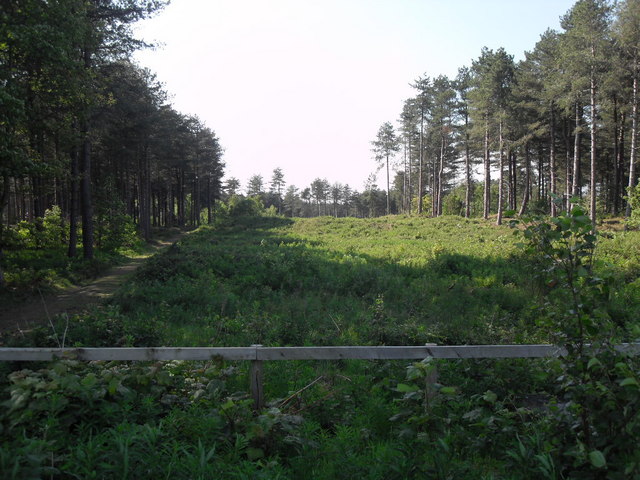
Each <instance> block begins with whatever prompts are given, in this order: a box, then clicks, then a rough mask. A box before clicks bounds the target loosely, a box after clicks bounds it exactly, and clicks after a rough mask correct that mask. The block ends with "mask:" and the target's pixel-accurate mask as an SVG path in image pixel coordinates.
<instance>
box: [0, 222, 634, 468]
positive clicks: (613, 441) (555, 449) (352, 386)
mask: <svg viewBox="0 0 640 480" xmlns="http://www.w3.org/2000/svg"><path fill="white" fill-rule="evenodd" d="M582 217H584V215H582V214H581V211H579V210H575V211H574V212H573V215H572V216H563V217H559V218H558V219H551V220H549V221H548V222H546V223H547V226H543V225H542V224H540V223H534V224H532V226H531V228H530V229H529V230H527V233H526V236H527V238H526V239H525V243H527V245H528V246H529V247H528V249H526V250H525V251H523V250H522V249H520V248H518V245H517V243H518V239H517V238H516V237H515V236H514V235H511V234H510V233H511V232H510V231H509V229H507V228H503V227H495V226H493V225H490V224H489V223H487V222H484V221H482V220H475V219H474V220H465V219H461V218H459V217H442V218H437V219H429V218H416V217H393V218H391V217H387V218H380V219H348V218H344V219H343V218H340V219H335V218H330V217H320V218H315V219H304V220H303V219H297V220H289V219H284V218H281V217H277V216H274V217H270V216H255V215H248V216H237V217H235V218H233V219H232V218H231V217H230V216H227V217H226V218H225V220H224V221H222V222H221V224H220V225H219V226H218V227H216V228H211V227H201V228H200V229H199V230H197V231H195V232H192V233H190V234H189V235H187V236H186V237H184V239H183V240H181V241H180V242H179V243H177V244H176V245H174V246H173V247H171V248H169V249H167V250H165V251H164V252H163V253H162V254H159V255H156V256H154V257H153V258H152V259H150V260H149V261H148V262H147V263H146V264H145V265H144V266H143V267H141V268H140V269H139V270H138V272H137V273H136V274H135V276H133V278H132V279H131V281H130V282H129V283H128V284H126V285H125V286H124V287H123V288H122V289H121V291H120V292H119V293H118V294H117V295H116V296H115V298H113V299H112V301H111V302H110V305H109V306H107V307H102V308H100V309H96V310H93V311H91V312H89V313H87V314H85V315H82V316H76V317H72V318H69V319H66V318H64V317H61V318H57V319H54V324H55V327H56V331H57V332H65V334H64V335H65V343H66V345H72V346H85V347H88V346H102V345H104V346H129V345H136V346H141V345H150V346H153V345H182V346H196V345H213V346H245V345H249V344H253V343H262V344H264V345H341V344H342V345H354V344H355V345H367V344H388V345H393V344H397V345H409V344H413V345H420V344H424V343H431V342H436V343H438V344H455V343H469V344H473V343H479V344H480V343H518V342H522V343H537V342H545V341H547V340H549V339H553V340H555V341H559V342H562V343H563V344H566V345H567V346H568V347H569V350H570V351H571V352H573V354H572V355H570V356H568V357H567V358H566V359H564V360H560V359H557V360H550V361H546V360H532V359H503V360H477V361H473V360H447V361H444V360H442V361H435V360H433V359H426V360H425V361H421V362H416V363H413V364H411V365H409V366H408V367H407V365H406V362H402V361H384V362H378V361H339V362H303V361H299V362H296V361H292V362H266V363H265V365H264V377H265V382H264V386H265V396H266V398H267V402H268V405H267V407H266V408H265V409H264V410H263V411H262V412H258V413H254V412H253V411H252V402H251V400H250V398H249V395H248V392H247V390H248V388H247V382H248V380H247V371H248V365H247V364H246V363H242V362H238V363H237V364H235V363H227V362H221V361H218V360H212V361H211V362H203V363H199V362H169V363H160V362H158V363H155V364H127V363H117V362H111V363H104V362H96V363H92V364H88V365H85V364H80V363H76V362H62V366H60V365H58V364H48V365H43V366H42V368H41V369H40V370H36V369H34V370H33V371H30V372H25V371H23V370H21V369H22V368H24V364H23V365H4V366H0V367H2V368H3V369H4V370H2V372H3V373H4V372H6V374H5V375H0V379H2V380H0V381H4V384H3V385H2V388H1V389H0V392H1V393H0V395H2V396H1V397H0V401H4V402H6V404H5V406H6V407H7V408H5V411H4V412H3V413H0V428H1V429H2V433H3V437H2V438H3V440H2V441H3V442H4V443H3V444H2V448H0V451H4V450H10V451H12V452H16V455H14V456H8V455H5V456H2V454H0V468H1V469H2V470H0V476H2V477H3V478H4V477H7V478H11V475H14V477H15V476H17V478H20V475H23V476H27V475H33V476H35V477H37V476H41V477H42V476H46V475H53V476H54V478H67V477H72V476H74V475H75V476H77V477H81V478H91V477H92V476H93V477H95V478H127V477H128V478H144V477H148V476H156V477H165V476H167V475H171V476H172V478H173V477H176V478H185V479H186V478H234V477H238V478H326V479H334V478H345V479H346V478H376V479H377V478H379V479H388V478H397V479H404V478H456V479H457V478H461V479H478V478H486V479H489V478H501V479H502V478H504V479H532V480H533V479H539V478H590V477H589V476H591V477H598V476H600V477H605V476H606V475H609V476H610V478H625V475H626V477H627V478H633V475H635V474H636V473H637V472H636V471H635V470H634V469H636V468H637V467H636V465H638V464H640V463H639V462H638V461H637V459H636V458H635V457H634V455H636V453H635V450H634V449H633V447H634V445H636V444H637V442H635V443H634V441H633V440H634V439H637V438H638V435H639V432H638V430H637V428H638V425H637V423H638V420H637V417H638V402H639V400H638V398H640V395H638V393H640V392H638V383H639V382H640V378H639V375H638V371H639V368H638V365H637V360H632V359H631V358H627V357H625V356H621V355H619V354H618V353H616V352H615V351H613V350H611V349H610V348H608V343H607V342H604V341H602V338H601V336H604V335H608V336H611V337H612V338H613V340H615V341H616V342H618V341H620V340H632V339H634V338H637V337H638V336H639V335H638V332H637V329H635V327H634V321H636V318H635V317H634V316H633V315H632V314H631V313H629V312H633V311H637V309H638V305H640V294H639V293H638V292H639V291H640V290H639V289H638V276H639V274H640V260H639V259H638V258H637V255H635V253H634V248H635V247H636V246H637V242H638V239H639V237H638V234H637V233H636V232H624V233H620V234H616V235H614V236H612V238H602V239H596V238H592V236H591V235H592V234H591V227H590V223H589V221H588V219H587V220H585V219H584V218H582ZM585 222H586V223H585ZM543 223H545V222H543ZM596 242H597V243H598V251H597V252H596V251H595V250H594V249H593V247H595V245H596ZM567 250H569V252H567ZM623 256H624V257H625V258H621V257H623ZM605 260H606V261H607V262H609V263H612V264H615V266H614V265H606V264H605V263H604V261H605ZM581 268H582V269H584V272H583V271H582V270H581ZM567 269H569V270H567ZM571 269H573V270H571ZM570 271H575V272H577V273H572V274H571V275H570V273H569V272H570ZM536 272H539V275H538V276H537V277H536V275H535V273H536ZM585 272H586V274H585ZM570 278H571V279H573V285H574V287H575V292H576V295H577V298H578V299H579V305H578V307H577V308H578V311H579V315H575V314H574V313H571V312H570V311H569V310H571V309H572V306H573V305H574V304H573V303H572V302H573V301H572V300H571V298H572V296H571V295H569V296H567V292H570V291H571V290H568V289H567V285H569V284H570V283H569V282H570V280H569V279H570ZM554 282H555V283H554ZM607 292H608V293H607ZM634 309H636V310H634ZM620 312H626V313H625V315H623V316H621V317H618V316H617V314H618V313H620ZM593 317H595V318H593ZM578 322H582V323H583V325H585V327H584V332H585V342H584V345H583V352H584V356H583V361H582V363H580V360H579V359H580V358H581V357H579V356H578V353H577V352H578V349H577V348H575V347H573V348H572V347H571V345H576V344H577V343H576V341H577V337H576V335H579V332H580V330H579V328H578V327H577V326H576V325H578ZM591 323H594V324H595V325H597V326H598V328H600V327H602V326H604V327H605V328H604V329H603V330H602V333H601V334H600V333H599V332H598V331H587V330H588V329H587V328H586V325H591ZM592 330H593V329H592ZM58 340H59V339H56V338H55V337H54V336H53V335H52V334H51V333H50V332H49V331H47V330H46V329H39V330H36V331H34V332H32V334H31V336H29V335H27V337H26V338H21V339H14V340H13V343H12V344H13V345H24V346H26V345H40V346H50V345H55V344H56V342H57V341H58ZM5 342H6V341H5ZM588 343H591V344H593V343H597V345H598V347H597V348H598V350H597V351H596V352H594V351H592V350H590V349H589V347H588V346H587V344H588ZM12 370H15V372H13V373H12ZM581 372H585V374H586V375H587V376H586V377H583V376H581V375H582V373H581ZM67 375H69V376H70V378H69V379H64V377H66V376H67ZM94 377H95V378H94ZM9 379H10V380H9ZM585 379H586V380H585ZM21 399H23V400H21ZM20 402H22V403H20ZM91 402H93V403H91ZM582 412H588V421H589V429H588V431H589V432H591V436H590V443H588V442H587V441H586V437H585V435H584V431H585V430H584V428H583V424H582V419H583V416H582ZM13 422H15V425H13ZM611 432H615V435H614V434H612V433H611ZM614 437H619V440H618V438H614ZM70 438H72V439H73V441H70V440H69V439H70ZM51 452H53V459H54V460H53V462H52V461H51V458H52V457H51ZM634 462H635V463H634ZM11 472H18V473H15V474H12V473H11ZM625 472H628V473H627V474H625Z"/></svg>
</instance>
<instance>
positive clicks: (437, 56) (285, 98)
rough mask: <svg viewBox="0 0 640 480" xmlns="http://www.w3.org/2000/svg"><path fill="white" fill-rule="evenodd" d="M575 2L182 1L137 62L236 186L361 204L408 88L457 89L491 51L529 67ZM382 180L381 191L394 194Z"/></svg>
mask: <svg viewBox="0 0 640 480" xmlns="http://www.w3.org/2000/svg"><path fill="white" fill-rule="evenodd" d="M573 3H574V1H573V0H535V1H533V0H172V3H171V4H170V5H169V6H168V7H167V8H166V9H165V10H164V11H163V12H162V13H160V14H159V15H157V16H155V17H154V18H152V19H150V20H146V21H144V22H141V23H140V24H139V26H138V27H137V29H136V30H137V35H138V37H140V38H143V39H145V40H147V41H149V42H156V43H159V44H160V47H159V48H158V49H155V50H146V51H142V52H139V53H137V54H136V59H137V61H138V62H139V63H140V65H141V66H144V67H147V68H149V69H150V70H151V71H153V72H155V73H156V74H157V76H158V79H159V80H160V81H161V82H163V83H164V84H165V87H166V90H167V91H168V92H169V93H170V94H171V95H172V103H173V105H174V107H175V108H176V110H178V111H180V112H182V113H184V114H190V115H197V116H198V117H199V118H200V119H202V120H203V121H204V122H205V123H206V125H207V126H208V127H210V128H211V129H213V130H214V131H215V132H216V134H217V135H218V137H219V138H220V142H221V144H222V146H223V147H224V149H225V155H224V161H225V163H226V168H225V178H226V179H228V178H229V177H236V178H238V179H239V180H240V182H241V186H242V188H244V187H246V185H247V180H248V179H249V177H250V176H252V175H254V174H259V175H262V176H263V177H264V180H265V186H268V183H269V180H270V179H271V176H272V172H273V169H274V168H276V167H280V168H281V169H282V170H283V172H284V175H285V181H286V183H287V184H288V185H295V186H296V187H298V188H304V187H307V186H309V184H310V183H311V182H312V181H313V180H314V179H315V178H318V177H319V178H326V179H327V180H329V182H331V183H334V182H339V183H343V184H345V183H346V184H349V185H350V186H351V187H352V188H353V189H356V190H359V191H362V188H363V185H364V182H365V180H366V178H367V177H368V176H369V174H370V173H372V172H375V171H376V168H377V166H376V162H375V161H374V159H373V155H372V153H371V141H372V140H374V138H375V136H376V133H377V131H378V128H379V127H380V125H381V124H382V123H384V122H386V121H391V122H394V124H395V122H396V120H397V119H398V117H399V115H400V112H401V110H402V105H403V102H404V100H405V99H406V98H409V97H411V96H412V95H413V94H414V92H413V91H412V88H411V87H410V86H409V84H410V83H411V82H412V81H413V80H414V79H416V78H417V77H419V76H421V75H427V76H430V77H434V76H438V75H440V74H444V75H448V76H449V77H452V78H453V77H455V75H456V73H457V71H458V68H459V67H462V66H470V65H471V62H472V60H473V59H475V58H477V57H478V56H479V55H480V50H481V48H482V47H483V46H486V47H488V48H491V49H497V48H499V47H504V48H505V49H506V51H507V52H508V53H510V54H512V55H513V56H514V57H515V59H516V61H517V60H520V59H522V58H523V56H524V52H525V51H528V50H532V49H533V47H534V46H535V44H536V42H537V41H538V40H539V38H540V35H541V34H542V33H543V32H544V31H545V30H546V29H547V28H552V29H556V30H559V28H560V27H559V18H560V17H561V16H562V15H564V14H565V13H566V12H567V11H568V10H569V9H570V8H571V6H572V5H573ZM382 183H383V180H382V179H381V180H380V181H379V182H378V184H379V185H380V186H381V187H384V185H382Z"/></svg>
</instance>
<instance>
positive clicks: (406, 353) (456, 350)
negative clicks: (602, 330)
mask: <svg viewBox="0 0 640 480" xmlns="http://www.w3.org/2000/svg"><path fill="white" fill-rule="evenodd" d="M616 349H617V350H619V351H624V352H626V353H628V354H630V355H640V344H638V343H627V344H622V345H618V346H617V347H616ZM565 354H566V350H565V349H564V348H563V347H557V346H555V345H442V346H435V345H427V346H358V347H352V346H344V347H262V346H251V347H138V348H0V361H24V362H27V361H50V360H57V359H64V358H66V359H77V360H85V361H93V360H133V361H156V360H162V361H166V360H211V359H213V358H216V357H220V358H222V359H225V360H258V361H271V360H340V359H355V360H419V359H423V358H427V357H431V358H443V359H455V358H543V357H559V356H562V355H565Z"/></svg>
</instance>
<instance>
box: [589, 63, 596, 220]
mask: <svg viewBox="0 0 640 480" xmlns="http://www.w3.org/2000/svg"><path fill="white" fill-rule="evenodd" d="M590 93H591V95H590V100H591V125H590V133H591V156H590V157H591V158H590V160H591V161H590V164H591V172H590V184H591V185H590V188H589V189H590V192H589V215H590V217H591V223H592V224H593V228H594V229H595V228H596V197H597V192H596V117H597V115H596V113H597V112H596V108H597V107H596V83H595V79H594V77H593V74H592V75H591V88H590Z"/></svg>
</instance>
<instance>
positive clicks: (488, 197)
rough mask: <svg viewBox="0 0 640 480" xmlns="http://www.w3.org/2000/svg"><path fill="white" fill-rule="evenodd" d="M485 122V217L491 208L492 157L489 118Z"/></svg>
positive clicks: (487, 216)
mask: <svg viewBox="0 0 640 480" xmlns="http://www.w3.org/2000/svg"><path fill="white" fill-rule="evenodd" d="M484 121H485V123H484V211H483V217H484V219H485V220H486V219H487V218H489V212H490V210H491V158H490V156H489V119H488V118H486V116H485V120H484Z"/></svg>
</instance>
